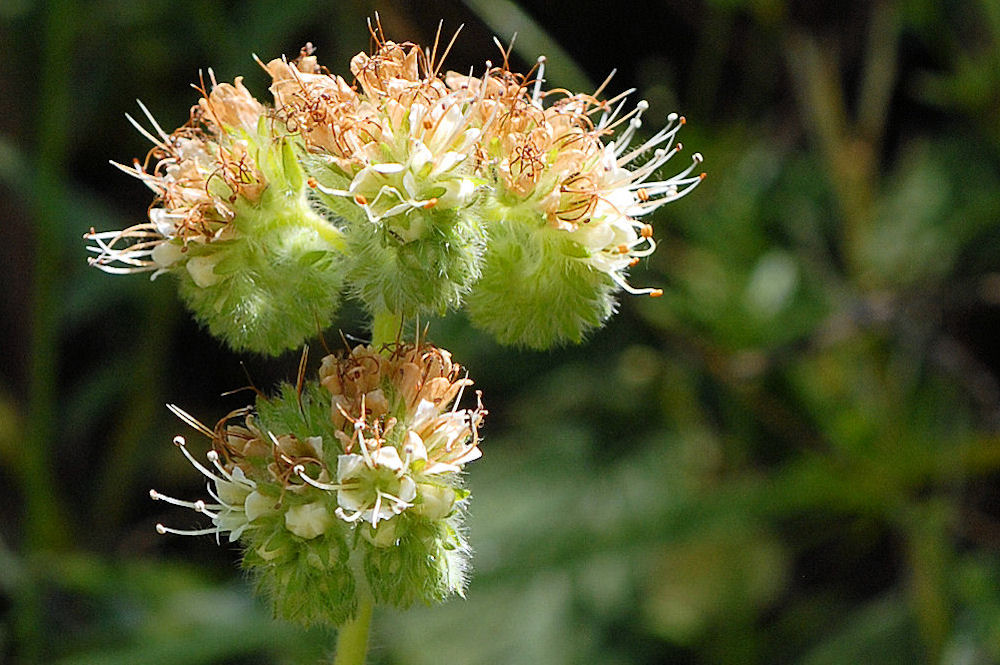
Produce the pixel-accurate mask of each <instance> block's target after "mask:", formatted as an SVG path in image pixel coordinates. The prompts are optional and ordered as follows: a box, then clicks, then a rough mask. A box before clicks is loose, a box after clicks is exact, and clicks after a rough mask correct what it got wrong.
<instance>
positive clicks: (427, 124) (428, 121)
mask: <svg viewBox="0 0 1000 665" xmlns="http://www.w3.org/2000/svg"><path fill="white" fill-rule="evenodd" d="M422 124H423V126H424V129H430V128H431V127H433V126H434V123H433V122H431V119H430V118H424V122H423V123H422Z"/></svg>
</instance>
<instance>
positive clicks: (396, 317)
mask: <svg viewBox="0 0 1000 665" xmlns="http://www.w3.org/2000/svg"><path fill="white" fill-rule="evenodd" d="M402 330H403V315H402V314H394V313H392V312H389V311H384V312H379V313H378V314H376V315H375V318H374V319H372V347H373V348H375V349H379V348H380V347H383V346H386V345H388V344H392V343H393V342H396V341H398V340H399V336H400V333H401V332H402Z"/></svg>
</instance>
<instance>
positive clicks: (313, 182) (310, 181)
mask: <svg viewBox="0 0 1000 665" xmlns="http://www.w3.org/2000/svg"><path fill="white" fill-rule="evenodd" d="M306 184H307V185H309V187H311V188H312V189H316V187H318V186H319V183H318V182H316V178H309V179H308V180H306Z"/></svg>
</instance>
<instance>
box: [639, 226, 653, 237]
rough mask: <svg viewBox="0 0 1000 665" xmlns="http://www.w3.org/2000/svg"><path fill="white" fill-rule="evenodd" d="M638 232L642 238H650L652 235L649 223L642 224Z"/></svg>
mask: <svg viewBox="0 0 1000 665" xmlns="http://www.w3.org/2000/svg"><path fill="white" fill-rule="evenodd" d="M640 233H641V235H642V237H643V238H652V237H653V227H652V226H650V225H649V224H644V225H643V226H642V231H641V232H640Z"/></svg>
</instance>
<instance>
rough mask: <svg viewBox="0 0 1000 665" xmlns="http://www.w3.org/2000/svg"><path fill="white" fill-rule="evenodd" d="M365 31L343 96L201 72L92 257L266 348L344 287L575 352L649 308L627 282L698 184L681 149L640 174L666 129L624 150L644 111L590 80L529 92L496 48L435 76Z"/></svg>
mask: <svg viewBox="0 0 1000 665" xmlns="http://www.w3.org/2000/svg"><path fill="white" fill-rule="evenodd" d="M372 36H373V39H374V42H375V48H374V49H373V50H372V52H371V53H359V54H358V55H356V56H355V57H354V58H353V59H352V60H351V62H350V72H351V77H352V78H351V79H350V80H347V79H345V78H342V77H340V76H337V75H334V74H331V73H329V72H328V71H327V70H326V68H324V67H322V66H321V65H320V64H319V62H318V60H317V58H316V56H315V55H314V52H313V49H312V46H311V45H307V46H306V47H304V48H303V49H302V50H301V52H300V53H299V55H298V57H297V58H295V59H294V60H291V61H289V60H286V59H283V58H278V59H274V60H271V61H270V62H268V63H266V64H264V63H261V65H262V67H263V68H264V69H265V70H266V71H267V73H268V74H269V75H270V77H271V81H272V82H271V87H270V91H271V93H272V95H273V98H274V106H273V108H270V107H268V106H265V105H263V104H261V103H260V102H258V101H257V100H255V99H254V98H253V96H252V95H250V93H249V92H248V91H247V90H246V88H245V87H243V85H242V82H241V81H240V79H237V80H236V82H235V85H229V84H217V83H216V82H215V80H214V78H213V80H212V87H211V90H206V89H205V86H203V87H202V95H203V96H202V98H201V100H200V101H199V103H198V105H197V106H196V107H195V108H194V110H193V112H192V119H191V121H190V122H188V123H187V124H186V125H185V126H184V127H182V128H181V129H179V130H177V131H175V132H174V133H172V134H167V133H165V132H163V131H162V130H161V129H160V128H159V126H158V125H156V123H155V122H153V121H152V118H150V121H151V122H153V126H154V129H155V132H156V133H155V134H153V133H147V132H146V131H145V130H143V129H141V128H140V129H141V131H143V132H144V133H146V135H147V136H148V137H149V138H150V139H151V140H152V141H153V142H154V144H155V148H154V150H153V151H152V152H151V154H150V158H149V159H147V162H146V165H140V164H139V163H138V162H137V163H136V164H135V165H134V166H133V167H131V168H128V167H122V168H123V169H124V170H126V171H128V172H129V173H131V174H132V175H135V176H136V177H138V178H140V179H142V180H144V181H145V182H146V183H147V184H149V185H150V187H152V188H153V190H154V191H155V192H156V194H157V199H156V201H155V202H154V205H153V206H152V207H151V208H150V212H149V219H150V221H149V222H148V223H145V224H141V225H138V226H134V227H131V228H129V229H126V230H125V231H121V232H105V233H91V234H90V235H89V237H90V238H91V239H92V240H94V242H95V246H94V247H93V248H92V249H93V251H94V252H95V253H96V256H95V258H94V259H92V262H93V263H94V264H95V265H97V266H98V267H101V268H103V269H105V270H107V271H109V272H128V271H136V270H155V271H156V273H154V274H158V273H159V272H163V271H169V272H173V273H175V274H178V275H179V276H180V277H181V278H182V285H183V286H182V290H184V291H185V294H186V298H187V300H188V302H189V304H190V305H191V307H192V309H194V310H195V312H196V314H197V315H198V316H199V317H200V318H201V319H202V320H203V321H205V322H207V323H208V324H209V326H210V328H211V329H212V330H213V332H216V334H219V335H221V336H223V337H225V338H226V339H228V340H229V341H230V342H231V343H233V344H234V345H235V346H238V347H245V348H251V349H254V350H260V351H265V352H271V353H275V352H278V351H281V350H283V349H284V348H288V347H290V346H294V345H296V344H297V343H300V342H301V340H302V339H303V338H304V337H305V336H307V335H308V332H309V331H308V330H307V328H308V325H310V324H311V325H312V326H314V328H315V325H316V324H317V322H318V323H319V324H320V325H325V323H326V322H328V321H329V320H330V317H331V316H332V311H333V309H334V307H335V305H336V302H337V296H338V294H339V293H340V291H341V289H343V290H345V291H346V292H347V293H348V294H350V295H351V296H353V297H355V298H357V299H359V300H361V301H362V302H363V303H364V304H365V305H366V307H367V309H368V310H369V311H370V312H371V313H372V314H380V313H384V312H391V313H395V314H401V315H415V314H419V313H422V312H430V313H440V312H443V311H445V310H447V309H449V308H457V307H459V306H465V307H466V308H467V311H468V313H469V316H470V318H471V320H472V321H473V323H474V324H476V325H477V326H479V327H481V328H483V329H485V330H487V331H489V332H491V333H492V334H494V335H495V336H496V337H497V338H498V339H499V340H500V341H502V342H505V343H511V344H519V345H526V346H532V347H538V348H544V347H547V346H551V345H553V344H557V343H561V342H566V341H579V340H581V339H582V337H583V336H584V335H585V334H586V333H587V332H588V331H590V330H592V329H594V328H595V327H597V326H599V325H601V324H602V323H603V321H604V320H605V319H606V318H607V317H608V316H609V315H610V314H611V313H612V312H613V311H614V307H615V301H614V295H615V293H616V292H617V291H618V290H619V289H623V290H625V291H628V292H630V293H635V294H648V295H653V296H655V295H659V294H660V291H659V290H657V289H651V288H635V287H633V286H632V285H631V284H630V283H629V282H628V280H627V271H628V269H629V268H630V267H631V266H633V265H635V263H637V262H638V261H639V260H640V259H641V258H642V257H645V256H648V255H649V254H651V253H652V252H653V250H654V249H655V246H656V245H655V242H654V240H653V231H652V227H651V226H650V225H649V223H648V222H647V221H646V216H647V215H648V214H649V213H651V212H653V211H654V210H656V209H657V208H659V207H660V206H661V205H663V204H665V203H667V202H670V201H673V200H676V199H678V198H680V197H682V196H684V195H685V194H687V193H688V192H690V191H691V190H692V189H693V188H694V187H695V186H697V184H698V183H699V182H700V181H701V179H702V178H703V177H704V174H702V173H699V172H696V169H697V167H698V165H699V164H700V162H701V156H700V155H699V154H697V153H695V154H694V155H693V156H692V159H691V162H690V164H689V165H688V166H687V167H686V168H684V169H682V170H681V171H680V172H679V173H677V174H676V175H672V176H669V177H666V178H663V177H660V176H658V175H657V174H658V172H659V171H660V169H661V167H663V166H664V165H665V164H666V162H667V161H668V160H669V159H671V158H672V157H673V156H674V155H676V154H677V153H678V152H679V151H680V150H681V144H680V143H678V142H676V140H675V139H676V136H677V133H678V131H679V130H680V128H681V126H682V125H683V124H684V118H683V117H678V116H676V115H674V114H672V115H671V116H669V117H668V121H667V125H666V126H665V127H664V128H663V129H661V130H660V131H658V132H656V133H655V134H653V135H652V136H650V137H648V138H646V139H645V140H642V141H638V142H636V141H635V139H636V136H637V135H638V133H639V131H640V128H641V124H642V122H641V117H642V115H643V112H644V111H645V110H646V109H647V107H648V105H647V104H646V102H644V101H640V102H639V103H638V104H636V105H635V107H634V108H632V109H631V110H627V109H626V106H627V103H626V97H627V96H628V94H629V93H623V94H621V95H618V96H615V97H612V98H609V99H604V98H602V96H601V93H602V91H603V89H604V88H605V87H606V84H607V81H606V82H605V84H602V86H601V87H600V88H599V89H598V90H597V91H595V92H594V93H593V94H582V93H571V92H568V91H566V90H562V89H555V90H546V89H545V88H544V59H541V58H540V59H539V64H538V66H537V68H535V69H533V70H532V71H531V72H529V73H528V74H526V75H522V74H518V73H515V72H513V71H511V69H510V67H509V66H508V64H507V63H508V53H506V52H504V53H503V54H502V55H503V63H504V64H503V65H501V66H493V65H492V64H490V63H487V64H486V67H485V69H484V71H483V72H482V74H481V75H476V74H475V73H474V72H469V73H468V74H461V73H457V72H452V71H443V70H442V62H443V60H444V58H445V56H446V55H447V51H448V50H449V48H450V45H449V48H446V49H444V52H443V53H441V54H438V48H437V47H438V44H437V42H435V46H434V48H433V49H429V50H425V49H423V48H421V47H420V46H418V45H416V44H412V43H409V42H404V43H397V42H393V41H389V40H387V39H385V38H384V36H383V35H382V32H381V29H380V28H379V29H376V30H372ZM144 110H145V109H144ZM147 115H148V114H147ZM136 124H137V123H136ZM137 126H138V124H137ZM636 143H637V144H636ZM151 161H152V162H154V163H153V166H152V167H151V168H149V169H147V165H148V164H149V163H150V162H151ZM247 248H249V249H247ZM244 287H245V288H244ZM293 287H294V293H292V291H293ZM206 289H207V290H209V291H208V294H206V292H205V290H206ZM234 292H235V293H236V294H237V296H232V295H231V294H232V293H234ZM283 293H284V294H289V295H291V296H292V298H291V299H290V300H289V299H286V300H285V301H284V303H285V304H283V305H275V304H273V303H272V300H274V299H279V300H280V299H281V298H280V296H281V295H282V294H283ZM244 300H245V301H248V302H253V303H256V304H254V305H253V306H250V307H249V308H248V311H244V310H243V309H240V308H239V307H233V306H230V305H232V304H233V303H236V302H242V301H244ZM289 303H290V304H289ZM289 310H295V316H293V315H292V313H291V312H290V311H289ZM269 317H272V318H273V319H276V320H277V321H278V322H279V323H277V324H275V323H274V322H273V321H272V319H269ZM290 318H291V319H295V320H296V321H297V322H298V325H293V326H289V325H286V320H288V319H290ZM274 327H277V328H279V329H280V330H281V331H282V332H283V333H284V334H283V335H277V334H275V333H274V332H273V330H271V328H274ZM262 331H263V332H262Z"/></svg>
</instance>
